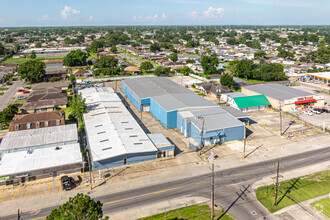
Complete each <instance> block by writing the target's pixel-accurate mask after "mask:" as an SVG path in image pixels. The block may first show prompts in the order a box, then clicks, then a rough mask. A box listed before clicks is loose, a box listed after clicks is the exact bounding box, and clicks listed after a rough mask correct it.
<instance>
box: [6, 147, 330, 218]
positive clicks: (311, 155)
mask: <svg viewBox="0 0 330 220" xmlns="http://www.w3.org/2000/svg"><path fill="white" fill-rule="evenodd" d="M329 158H330V147H327V148H323V149H318V150H314V151H309V152H306V153H301V154H296V155H292V156H287V157H283V158H281V159H280V161H281V172H284V171H289V170H294V169H298V168H302V167H305V166H309V165H313V164H317V163H321V162H328V161H329ZM276 163H277V160H269V161H265V162H260V163H255V164H251V165H246V166H241V167H236V168H232V169H226V170H222V171H217V172H215V199H216V202H217V204H219V205H221V206H222V207H223V208H224V209H228V208H230V209H229V213H231V214H232V215H233V216H234V217H236V218H237V219H244V220H249V219H251V220H252V219H273V217H272V216H271V215H270V213H269V212H268V210H266V209H265V208H264V207H262V205H260V204H259V202H258V201H257V200H256V198H255V195H254V192H253V190H252V189H251V186H252V184H253V183H254V182H255V181H257V180H259V179H261V178H262V177H265V176H269V175H275V170H276V169H275V165H276ZM216 168H217V169H219V168H220V167H217V166H216ZM244 189H246V190H244ZM242 191H244V194H242V196H241V197H239V195H240V194H241V192H242ZM186 196H194V197H195V196H201V197H206V198H210V173H207V174H203V175H199V176H194V177H190V178H183V179H179V180H176V181H171V182H166V183H159V184H155V185H151V186H147V187H143V188H137V189H134V190H128V191H123V192H119V193H113V194H108V195H104V196H100V197H96V198H94V199H95V200H100V201H101V202H103V204H104V205H103V212H104V214H105V215H109V214H111V213H117V212H121V211H123V210H125V209H132V208H137V207H143V206H145V205H150V204H155V203H158V202H162V201H166V200H170V199H176V198H180V197H186ZM243 199H244V200H243ZM235 201H236V202H235ZM17 208H19V209H20V210H22V211H23V213H22V215H21V216H22V217H23V219H42V218H44V217H45V216H47V215H48V214H49V213H50V211H51V210H52V209H54V208H56V206H55V207H47V208H44V209H41V210H40V212H39V213H38V214H32V213H33V212H31V210H24V207H17ZM36 208H38V207H36ZM13 218H15V215H11V216H3V217H1V219H13Z"/></svg>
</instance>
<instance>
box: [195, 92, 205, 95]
mask: <svg viewBox="0 0 330 220" xmlns="http://www.w3.org/2000/svg"><path fill="white" fill-rule="evenodd" d="M195 92H196V93H197V95H200V96H206V95H205V94H204V93H201V92H200V91H195Z"/></svg>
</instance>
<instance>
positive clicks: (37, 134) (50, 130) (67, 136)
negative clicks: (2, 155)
mask: <svg viewBox="0 0 330 220" xmlns="http://www.w3.org/2000/svg"><path fill="white" fill-rule="evenodd" d="M72 141H75V142H78V134H77V126H76V125H75V124H71V125H61V126H54V127H47V128H38V129H32V130H23V131H12V132H8V133H7V134H6V135H5V137H4V138H3V140H2V142H1V145H0V151H6V150H13V149H17V150H19V149H20V148H28V147H35V146H42V145H50V144H56V143H62V142H72Z"/></svg>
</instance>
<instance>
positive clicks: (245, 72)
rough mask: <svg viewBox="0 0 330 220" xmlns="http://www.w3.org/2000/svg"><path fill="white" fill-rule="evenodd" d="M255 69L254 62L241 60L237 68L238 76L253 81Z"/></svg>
mask: <svg viewBox="0 0 330 220" xmlns="http://www.w3.org/2000/svg"><path fill="white" fill-rule="evenodd" d="M253 69H254V64H253V61H252V60H246V59H245V60H240V61H239V62H238V63H237V64H236V67H235V70H236V75H237V76H238V77H243V78H245V79H251V78H252V73H253Z"/></svg>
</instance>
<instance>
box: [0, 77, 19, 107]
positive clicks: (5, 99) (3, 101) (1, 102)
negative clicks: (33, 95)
mask: <svg viewBox="0 0 330 220" xmlns="http://www.w3.org/2000/svg"><path fill="white" fill-rule="evenodd" d="M22 85H23V82H22V81H16V82H15V83H14V84H13V85H12V86H11V87H10V88H9V89H8V90H7V91H6V93H5V94H4V95H3V96H2V97H1V98H0V111H2V110H4V109H5V108H6V107H7V105H8V104H9V103H10V101H11V99H12V98H13V97H14V96H15V94H16V92H17V89H18V88H19V87H21V86H22Z"/></svg>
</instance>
